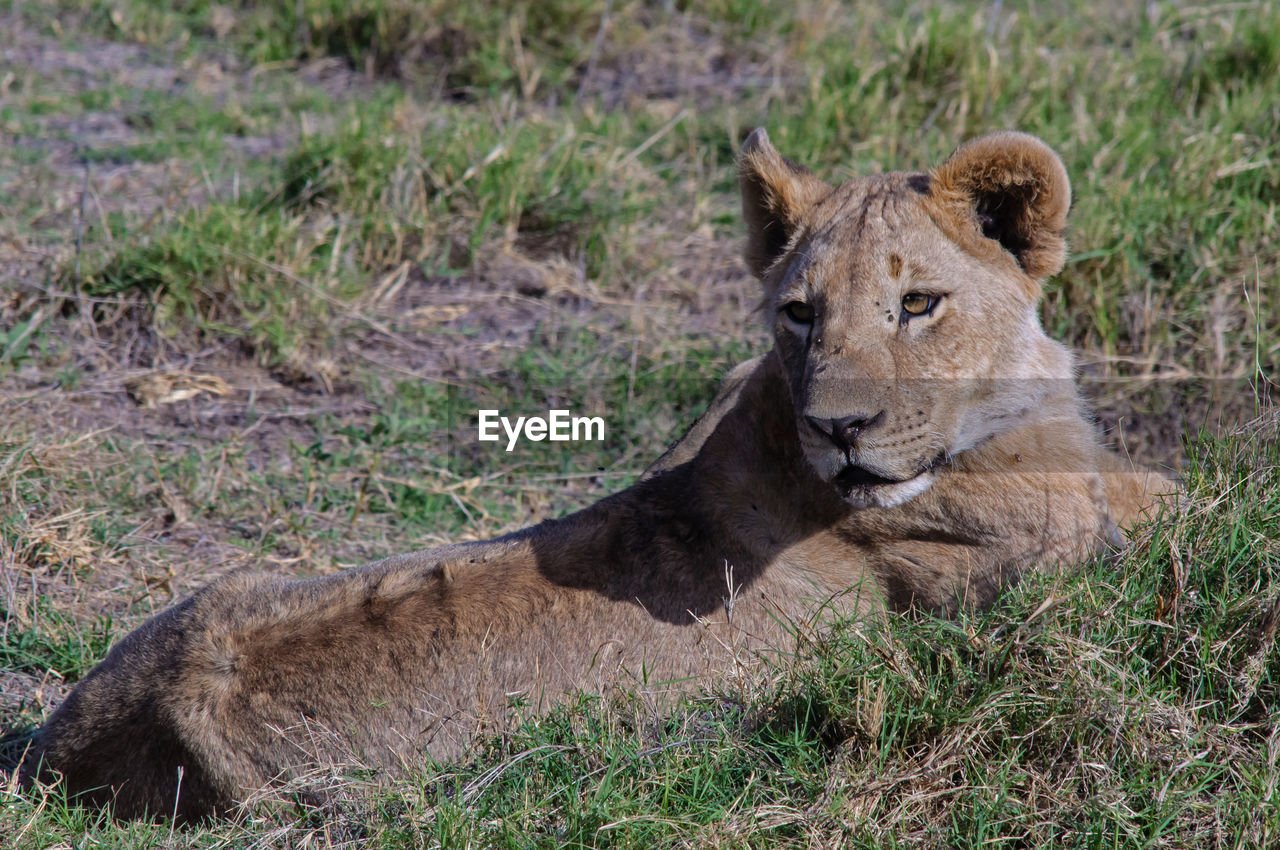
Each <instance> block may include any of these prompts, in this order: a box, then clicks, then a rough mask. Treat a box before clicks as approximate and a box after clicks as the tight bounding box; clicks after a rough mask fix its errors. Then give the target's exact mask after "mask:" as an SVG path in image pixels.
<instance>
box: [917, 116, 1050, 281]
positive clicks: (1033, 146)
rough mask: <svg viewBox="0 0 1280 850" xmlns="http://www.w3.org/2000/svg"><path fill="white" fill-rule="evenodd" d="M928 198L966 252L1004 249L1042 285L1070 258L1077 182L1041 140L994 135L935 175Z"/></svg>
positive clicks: (977, 142)
mask: <svg viewBox="0 0 1280 850" xmlns="http://www.w3.org/2000/svg"><path fill="white" fill-rule="evenodd" d="M931 177H932V180H931V181H930V185H929V194H930V195H931V196H933V198H934V199H935V200H936V201H937V202H938V204H939V206H940V207H941V208H942V209H943V210H944V211H945V216H944V217H945V218H949V219H950V220H951V221H950V223H951V224H952V225H953V226H954V228H953V229H954V230H955V231H957V232H955V233H952V234H949V235H951V236H952V238H953V239H956V241H957V242H959V243H960V244H961V245H962V246H963V247H966V248H968V249H969V250H970V251H971V252H973V253H975V254H978V255H982V254H983V253H986V252H989V251H990V250H991V249H992V248H994V247H995V245H996V244H997V243H998V244H999V246H1000V247H1001V248H1003V249H1004V250H1005V251H1007V252H1008V253H1010V254H1012V255H1013V258H1014V259H1015V260H1017V262H1018V265H1019V266H1021V267H1022V270H1023V272H1025V273H1026V275H1027V276H1028V277H1030V278H1033V279H1035V280H1040V279H1041V278H1045V277H1048V276H1049V275H1051V274H1055V273H1056V272H1058V271H1059V270H1060V269H1061V268H1062V264H1063V263H1064V262H1066V258H1067V242H1066V239H1065V238H1064V236H1063V234H1064V232H1065V231H1066V227H1067V210H1068V208H1070V206H1071V183H1070V181H1069V179H1068V178H1067V170H1066V168H1065V167H1063V165H1062V160H1061V159H1060V158H1059V157H1058V155H1057V154H1056V153H1055V152H1054V151H1053V149H1052V148H1050V147H1049V146H1048V145H1046V144H1045V143H1044V142H1042V141H1040V140H1039V139H1037V138H1036V137H1035V136H1031V135H1028V134H1026V133H1012V132H1005V133H993V134H991V135H989V136H983V137H981V138H978V139H974V140H973V141H971V142H968V143H966V144H964V145H962V146H961V147H960V149H959V150H957V151H956V152H955V153H953V154H952V155H951V158H950V159H948V160H947V161H946V162H944V163H943V164H942V165H940V166H938V167H937V168H936V169H934V171H933V174H932V175H931Z"/></svg>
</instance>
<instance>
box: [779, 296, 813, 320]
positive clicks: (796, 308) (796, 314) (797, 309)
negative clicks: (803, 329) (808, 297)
mask: <svg viewBox="0 0 1280 850" xmlns="http://www.w3.org/2000/svg"><path fill="white" fill-rule="evenodd" d="M782 312H784V313H786V314H787V318H788V319H790V320H791V321H793V322H795V323H796V324H797V325H807V324H810V323H811V322H812V321H813V308H812V307H810V306H809V305H808V304H806V303H804V302H803V301H792V302H790V303H789V304H787V305H786V306H785V307H783V308H782Z"/></svg>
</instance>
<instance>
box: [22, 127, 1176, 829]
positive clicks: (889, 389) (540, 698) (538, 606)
mask: <svg viewBox="0 0 1280 850" xmlns="http://www.w3.org/2000/svg"><path fill="white" fill-rule="evenodd" d="M740 178H741V189H742V200H743V210H744V214H745V218H746V223H747V228H748V243H747V252H746V256H747V261H748V264H749V265H750V267H751V270H752V272H753V273H754V274H755V275H756V276H758V277H759V278H760V280H761V281H762V282H763V285H764V294H765V310H766V315H767V316H769V320H770V322H771V324H772V327H773V334H774V341H775V346H774V348H773V350H772V351H771V352H770V353H769V354H767V355H765V356H764V357H762V358H759V359H758V360H755V361H752V362H751V363H748V364H744V365H743V366H740V367H739V368H738V369H736V370H735V371H734V372H733V374H732V375H731V376H730V378H729V379H728V380H727V381H726V383H725V386H724V387H723V389H722V391H721V393H720V394H719V396H718V397H717V399H716V400H715V402H713V404H712V407H711V410H710V412H709V413H708V415H707V416H705V417H704V418H703V420H701V421H700V422H699V423H697V424H696V425H695V426H694V427H693V428H692V429H691V430H690V432H689V434H688V435H687V436H686V437H685V439H684V440H682V441H681V442H680V443H678V444H677V445H676V446H674V447H673V448H672V449H671V450H670V451H669V452H668V453H667V455H665V456H664V457H663V458H662V460H661V461H660V462H659V463H658V465H657V466H656V467H655V469H653V470H651V472H650V473H649V474H648V475H647V476H646V477H645V478H644V479H643V480H642V481H640V482H639V483H637V484H635V485H634V486H632V487H630V488H628V489H627V490H624V491H623V492H621V493H618V494H616V495H614V496H611V497H609V498H607V499H605V500H603V501H601V502H599V503H598V504H596V505H594V506H592V507H590V508H587V509H586V510H584V511H581V512H579V513H576V514H573V515H571V516H569V517H566V518H564V519H555V520H548V521H546V522H543V523H541V524H540V525H537V526H535V527H533V528H528V529H525V530H523V531H519V532H516V533H514V534H510V535H508V536H506V537H503V538H500V539H498V540H494V541H491V542H485V543H474V544H461V545H455V546H446V547H443V548H440V549H433V550H431V551H427V552H418V553H414V554H410V555H403V556H399V557H394V558H389V559H387V560H385V561H380V562H378V563H374V564H370V565H368V566H365V567H362V568H359V569H354V570H350V571H347V572H345V573H341V574H338V575H332V576H325V577H322V578H314V579H308V580H298V581H290V580H283V579H278V578H270V577H264V576H253V575H244V574H239V575H233V576H231V577H229V578H227V579H225V580H222V581H219V582H216V583H214V584H212V585H210V586H209V587H206V588H205V589H203V590H201V591H199V592H198V593H196V594H195V595H194V596H192V597H190V598H189V599H186V600H185V601H183V602H181V603H179V604H178V605H176V606H174V607H173V608H171V609H169V610H168V611H165V612H164V613H162V614H160V615H158V616H156V617H154V618H153V619H151V620H150V621H149V622H147V623H145V624H143V625H142V626H141V627H140V628H139V629H137V630H136V631H135V632H133V633H132V634H130V635H128V636H127V637H126V638H125V639H124V640H122V641H121V642H120V643H119V645H117V646H116V647H115V648H114V649H113V650H112V651H111V652H110V653H109V654H108V655H107V657H106V659H105V660H104V661H103V662H102V663H101V664H99V665H98V666H97V667H95V668H94V669H93V670H92V671H91V672H90V673H89V674H88V675H87V676H86V677H85V678H84V680H83V681H81V682H80V683H79V685H77V686H76V688H75V690H74V691H72V693H71V695H70V696H69V697H67V699H66V701H65V702H63V703H62V705H61V706H59V708H58V709H57V710H56V711H55V712H54V713H53V715H52V716H51V717H50V718H49V720H48V722H47V723H45V724H44V726H43V728H42V729H40V730H39V732H38V733H37V735H36V738H35V741H34V745H33V747H32V750H31V752H30V754H29V756H28V758H27V761H26V764H25V768H24V773H25V776H26V777H27V778H28V780H29V779H31V778H33V777H35V776H37V775H41V776H46V777H55V776H59V775H60V776H61V778H62V781H64V782H65V783H66V786H67V788H68V790H69V792H71V793H73V794H76V795H79V797H80V799H82V800H85V801H89V802H92V803H96V804H111V805H113V806H114V811H115V813H116V814H117V815H120V816H148V815H149V816H157V815H167V814H168V813H170V812H176V813H177V814H178V815H179V816H181V817H184V818H194V817H200V816H204V815H207V814H210V813H214V812H217V811H219V810H224V809H226V808H228V807H230V806H232V805H233V804H234V803H235V802H236V801H237V800H241V799H244V798H245V796H246V795H248V794H249V793H250V792H252V791H253V790H254V789H258V788H261V787H263V786H266V785H269V784H271V783H272V782H274V781H278V780H280V779H282V778H287V777H289V776H291V775H297V774H298V773H299V772H301V771H304V770H306V769H307V768H308V767H309V766H314V765H315V764H317V763H320V762H321V761H322V760H324V759H332V758H342V757H344V756H346V755H349V754H352V753H355V754H357V755H358V756H359V757H360V758H361V759H362V760H363V761H364V762H365V763H366V764H373V765H381V766H384V767H387V768H397V767H400V766H402V765H403V764H404V763H406V762H409V761H412V759H413V758H414V757H415V755H416V754H418V753H420V752H421V751H423V750H426V751H427V752H429V753H431V754H433V755H435V756H440V757H452V756H457V755H458V754H459V753H461V752H462V751H463V750H464V748H465V747H466V746H467V744H468V741H469V739H470V738H471V737H472V736H473V735H474V733H475V730H477V728H483V727H484V726H485V724H486V723H488V725H489V728H493V727H494V726H496V725H500V724H501V723H502V722H503V714H504V710H505V707H506V706H507V704H508V699H509V697H511V696H513V695H523V696H524V697H525V699H526V700H527V701H528V703H529V704H530V705H532V706H533V707H534V708H535V709H536V708H539V707H545V706H547V705H549V704H550V703H551V702H553V701H554V700H555V699H556V698H557V697H558V696H559V695H562V694H564V693H565V692H568V691H572V690H575V689H586V690H588V691H596V692H600V691H603V690H606V689H608V688H610V687H612V686H614V685H615V684H618V683H621V684H624V685H631V686H636V685H642V686H645V687H649V688H660V687H663V686H669V687H670V686H674V687H682V686H688V684H689V683H691V682H697V681H699V680H702V681H705V680H707V679H708V678H709V677H710V676H713V675H714V674H715V672H716V671H717V670H718V669H720V667H721V666H722V665H723V664H724V663H725V662H726V660H727V655H728V654H729V650H732V651H733V652H734V653H736V654H737V656H738V657H744V656H745V657H750V656H751V654H752V653H755V652H758V651H760V650H763V649H766V648H768V647H778V646H780V645H781V644H783V643H784V642H785V641H786V639H787V628H788V627H787V626H786V625H785V624H786V623H788V622H789V621H790V622H795V621H800V620H803V619H804V618H806V617H812V616H814V613H815V612H816V611H818V610H819V609H823V610H828V611H829V610H834V611H836V612H838V613H845V614H856V613H858V612H860V611H868V610H873V609H875V608H876V607H883V606H889V607H891V608H904V607H907V606H920V607H922V608H926V609H930V610H934V611H938V612H942V613H947V612H954V611H956V610H957V608H959V607H960V606H981V605H986V604H989V603H990V602H991V601H992V599H993V598H994V597H995V596H996V594H997V593H998V592H999V591H1000V590H1001V589H1002V588H1004V587H1007V586H1009V585H1010V584H1012V583H1013V582H1015V581H1017V579H1018V577H1019V576H1020V575H1021V574H1022V573H1023V572H1025V571H1026V570H1028V569H1031V568H1033V567H1037V566H1044V565H1051V564H1061V563H1069V562H1072V561H1075V560H1078V559H1081V558H1085V557H1088V556H1089V555H1090V554H1091V553H1094V552H1096V551H1098V550H1099V549H1100V548H1102V547H1105V546H1107V545H1110V544H1113V543H1119V542H1120V538H1119V537H1118V535H1117V531H1116V527H1117V525H1120V526H1124V525H1127V524H1129V523H1131V522H1133V521H1134V520H1135V519H1137V518H1138V517H1139V516H1140V515H1141V514H1142V512H1143V511H1144V510H1146V509H1147V508H1148V507H1149V506H1150V505H1151V504H1152V503H1153V495H1154V494H1155V493H1156V492H1157V491H1160V490H1163V489H1166V484H1165V482H1164V480H1163V479H1161V478H1160V477H1159V476H1156V475H1154V474H1148V473H1144V472H1141V471H1135V470H1132V469H1130V468H1128V466H1127V465H1126V464H1125V463H1123V462H1122V461H1121V460H1120V459H1119V458H1118V457H1116V456H1114V455H1112V454H1110V453H1108V452H1106V451H1104V450H1103V449H1102V448H1100V447H1099V445H1098V444H1097V442H1096V441H1095V438H1094V431H1093V428H1092V426H1091V425H1090V424H1089V422H1088V421H1086V419H1085V417H1084V416H1083V415H1082V413H1081V403H1080V401H1079V399H1078V397H1077V393H1076V388H1075V386H1074V382H1073V379H1072V364H1071V358H1070V355H1069V354H1068V353H1067V351H1066V349H1065V348H1064V347H1063V346H1061V345H1059V344H1058V343H1056V342H1053V341H1051V340H1050V339H1049V338H1048V337H1046V336H1045V334H1044V332H1043V331H1042V330H1041V327H1040V323H1039V321H1038V319H1037V314H1036V302H1037V300H1038V298H1039V296H1040V284H1039V281H1040V280H1041V279H1042V278H1044V277H1045V276H1047V275H1050V274H1053V273H1054V272H1056V271H1057V270H1058V269H1059V268H1061V266H1062V263H1063V258H1064V256H1065V244H1064V241H1063V236H1062V232H1063V228H1064V226H1065V223H1066V213H1067V208H1068V205H1069V199H1070V190H1069V187H1068V183H1067V175H1066V172H1065V170H1064V169H1063V166H1062V163H1061V162H1060V160H1059V159H1058V157H1057V155H1056V154H1054V152H1053V151H1052V150H1050V149H1049V148H1048V147H1046V146H1045V145H1044V144H1043V143H1042V142H1041V141H1039V140H1038V139H1036V138H1033V137H1031V136H1027V135H1022V134H1018V133H998V134H995V135H992V136H987V137H985V138H981V139H978V140H976V141H974V142H971V143H969V144H967V145H965V146H963V147H961V148H960V149H959V150H958V151H956V153H955V154H954V155H953V156H952V157H951V158H950V159H948V160H947V161H946V162H945V163H943V164H942V165H941V166H939V167H938V168H936V169H935V170H934V171H933V172H932V173H931V174H911V173H897V172H895V173H889V174H881V175H874V176H870V177H864V178H861V179H858V180H853V181H851V182H849V183H846V184H844V185H842V186H838V187H832V186H829V185H827V184H826V183H824V182H822V181H820V180H819V179H817V178H816V177H814V176H813V175H812V174H810V173H809V172H808V171H806V170H805V169H803V168H801V167H799V166H797V165H795V164H793V163H791V162H789V161H787V160H785V159H783V158H782V157H781V156H780V155H779V154H778V152H777V151H776V150H775V149H774V148H773V147H772V145H771V144H770V143H769V139H768V136H767V135H766V134H765V132H764V131H763V130H757V131H755V132H754V133H752V134H751V136H750V138H748V139H747V141H746V144H745V146H744V148H743V152H742V157H741V171H740Z"/></svg>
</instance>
